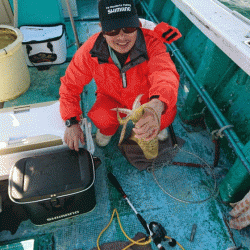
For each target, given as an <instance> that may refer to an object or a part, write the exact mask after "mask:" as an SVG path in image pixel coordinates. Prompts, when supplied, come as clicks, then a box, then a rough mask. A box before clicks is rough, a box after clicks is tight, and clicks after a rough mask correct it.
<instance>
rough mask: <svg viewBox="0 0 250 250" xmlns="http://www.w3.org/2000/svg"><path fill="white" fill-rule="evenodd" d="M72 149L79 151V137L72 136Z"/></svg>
mask: <svg viewBox="0 0 250 250" xmlns="http://www.w3.org/2000/svg"><path fill="white" fill-rule="evenodd" d="M74 149H75V151H79V138H78V137H77V136H76V137H75V138H74Z"/></svg>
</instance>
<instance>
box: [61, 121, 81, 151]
mask: <svg viewBox="0 0 250 250" xmlns="http://www.w3.org/2000/svg"><path fill="white" fill-rule="evenodd" d="M79 140H80V142H81V143H82V144H84V135H83V131H82V129H81V127H80V125H79V124H74V125H72V126H71V127H67V128H66V130H65V133H64V141H65V142H66V143H67V145H68V146H69V148H70V149H72V150H76V151H79Z"/></svg>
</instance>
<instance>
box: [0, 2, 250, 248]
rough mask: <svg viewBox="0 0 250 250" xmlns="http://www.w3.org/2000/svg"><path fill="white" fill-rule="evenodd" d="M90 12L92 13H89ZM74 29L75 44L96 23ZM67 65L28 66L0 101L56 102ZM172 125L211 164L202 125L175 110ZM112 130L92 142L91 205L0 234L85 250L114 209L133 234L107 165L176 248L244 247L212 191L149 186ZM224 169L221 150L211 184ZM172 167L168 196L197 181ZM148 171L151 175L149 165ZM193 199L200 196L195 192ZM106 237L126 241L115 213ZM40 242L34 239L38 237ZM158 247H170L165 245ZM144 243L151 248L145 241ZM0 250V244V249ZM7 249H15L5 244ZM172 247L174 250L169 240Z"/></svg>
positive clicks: (244, 237) (150, 178) (167, 173)
mask: <svg viewBox="0 0 250 250" xmlns="http://www.w3.org/2000/svg"><path fill="white" fill-rule="evenodd" d="M82 2H83V1H82ZM89 3H90V2H89ZM90 7H91V6H89V8H90ZM82 9H83V10H84V11H87V9H86V8H85V9H84V8H83V7H82ZM88 13H89V12H88ZM93 13H94V12H93ZM93 15H94V18H95V17H96V12H95V13H94V14H93ZM83 17H84V15H83ZM66 27H67V36H68V42H69V44H70V43H72V42H74V37H73V32H72V28H71V26H70V22H69V21H67V22H66ZM76 27H77V30H78V34H79V39H80V41H81V42H84V41H86V39H88V37H89V36H91V35H92V34H93V33H95V32H97V31H99V27H98V22H96V21H91V22H90V21H81V20H76ZM75 50H76V47H75V46H71V47H70V48H69V49H68V58H71V57H72V56H73V54H74V53H75ZM67 66H68V63H65V64H63V65H54V66H52V67H51V68H50V69H49V70H45V71H38V70H37V69H36V68H34V67H29V71H30V76H31V86H30V88H29V90H28V91H27V92H26V93H24V94H23V95H22V96H20V97H19V98H17V99H15V100H11V101H8V102H6V103H5V106H4V107H12V106H19V105H26V104H31V103H39V102H46V101H54V100H58V98H59V94H58V90H59V87H60V77H61V76H63V75H64V73H65V70H66V68H67ZM178 71H179V73H180V75H181V84H180V89H179V99H178V111H180V110H181V108H182V106H183V103H184V100H185V97H186V90H187V89H188V81H187V79H186V78H185V74H184V72H183V71H182V70H181V69H180V68H178ZM88 101H90V102H91V101H92V100H88V99H85V100H84V102H88ZM173 127H174V130H175V133H176V135H177V136H178V137H180V138H182V139H183V140H185V144H184V146H183V149H185V150H188V151H190V152H192V153H193V154H195V155H198V156H199V157H201V158H202V159H204V160H205V161H206V162H207V163H208V164H210V165H212V164H213V159H214V145H213V143H212V137H211V134H210V133H209V131H207V130H201V129H199V130H197V131H195V130H194V129H192V128H187V125H185V124H183V123H182V121H181V120H180V118H179V116H178V114H177V117H176V119H175V121H174V123H173ZM119 133H120V130H119V131H118V132H117V134H116V135H115V136H114V137H113V138H112V140H111V142H110V143H109V144H108V146H106V147H104V148H101V147H98V146H96V150H95V153H94V155H96V156H98V157H100V159H101V161H102V164H101V165H100V166H99V167H98V169H97V171H96V182H95V190H96V200H97V203H96V207H95V208H94V210H93V211H91V212H89V213H87V214H82V215H77V216H74V217H72V218H68V219H63V220H60V221H57V222H53V223H50V224H46V225H42V226H35V225H34V224H32V223H31V221H30V220H27V221H23V222H22V223H21V224H20V226H19V228H18V230H17V232H16V233H15V234H14V235H11V233H10V232H9V231H2V232H0V240H1V241H12V240H15V239H20V240H22V239H27V238H35V237H37V240H38V241H39V238H40V239H41V238H42V237H44V235H46V237H47V238H46V240H47V242H46V240H45V242H44V243H43V244H44V246H45V245H46V247H41V248H39V249H57V250H66V249H67V250H71V249H72V250H74V249H75V250H76V249H84V250H90V249H92V248H94V247H96V241H97V238H98V235H99V234H100V233H101V231H102V230H103V229H104V227H105V226H106V225H107V224H108V222H109V220H110V218H111V215H112V212H113V210H114V209H115V208H116V209H117V211H118V213H119V216H120V219H121V223H122V225H123V228H124V230H125V232H126V233H127V234H128V235H129V236H130V237H134V236H135V235H136V234H137V233H138V232H142V233H145V231H144V229H143V227H142V226H141V224H140V223H139V222H138V220H137V217H136V216H135V214H134V212H133V210H132V209H131V208H130V207H129V205H128V204H127V203H126V201H125V200H123V198H122V197H121V195H120V194H119V193H118V192H117V191H116V190H115V189H114V187H113V186H112V185H111V184H110V183H109V180H108V178H107V173H108V172H110V171H111V172H112V173H113V174H114V175H115V176H116V177H117V179H118V181H119V182H120V184H121V185H122V187H123V189H124V191H125V192H126V193H127V195H128V197H129V199H130V201H131V202H132V204H133V205H134V207H135V208H136V210H137V211H138V212H139V213H141V215H142V216H143V217H144V218H145V220H146V221H147V222H151V221H156V222H159V223H161V224H162V225H163V226H164V228H165V229H166V231H167V235H168V236H171V237H173V238H175V239H176V240H177V241H178V242H179V243H180V244H181V245H182V246H183V247H184V249H192V250H201V249H203V250H205V249H207V250H214V249H218V250H225V249H227V248H229V247H232V246H234V245H235V244H236V245H237V246H240V245H241V244H242V246H244V247H247V246H250V240H249V237H248V235H249V234H250V233H249V229H248V228H247V229H244V230H242V231H240V232H238V231H236V230H231V231H230V230H229V229H228V227H227V225H226V223H225V220H224V219H223V218H225V219H226V220H229V218H230V217H229V215H228V212H229V211H230V209H231V208H230V207H228V206H225V205H224V204H222V203H221V201H220V198H219V195H218V194H216V195H215V197H213V198H211V199H209V200H208V201H206V202H202V203H195V204H191V203H184V202H181V201H177V200H175V199H173V198H171V197H170V196H169V195H167V194H165V193H164V192H163V191H162V190H161V189H160V187H159V186H158V185H157V183H156V181H155V179H154V175H153V173H152V172H149V171H146V170H144V171H139V170H137V169H136V168H135V167H133V166H132V165H131V164H130V163H129V162H128V161H127V160H126V159H125V158H124V157H123V155H122V154H121V152H120V151H119V149H118V147H117V144H118V140H119ZM177 157H178V159H179V160H181V159H184V157H186V156H185V153H184V152H183V151H179V152H178V154H177ZM229 167H230V163H229V162H228V161H227V159H226V157H225V156H224V155H223V152H222V153H221V157H220V160H219V164H218V166H217V167H216V168H215V169H214V174H215V176H216V181H217V184H219V183H220V181H221V179H222V178H223V177H224V176H225V174H226V173H227V171H228V168H229ZM177 168H178V167H177V166H175V168H171V166H166V167H164V169H163V170H161V172H159V175H158V179H159V180H160V181H161V183H163V184H164V182H167V181H168V182H169V185H170V184H171V185H173V182H176V181H177V178H178V181H179V182H178V183H180V184H179V185H178V186H174V189H176V190H172V194H173V195H175V194H178V193H185V192H186V189H187V187H188V184H187V183H188V182H190V180H192V178H193V182H194V183H195V182H196V181H202V179H201V175H199V172H197V171H199V170H197V169H194V168H192V167H179V169H181V173H180V175H178V176H175V174H176V172H175V171H176V169H177ZM155 173H157V170H156V171H155ZM197 173H198V174H197ZM167 177H168V178H167ZM199 178H200V179H199ZM169 185H168V183H165V188H168V186H169ZM198 198H200V199H201V198H202V191H201V195H200V197H198ZM203 198H204V197H203ZM83 202H84V201H83ZM194 224H196V225H197V229H196V233H195V235H194V239H193V240H192V241H190V237H191V231H192V227H193V225H194ZM232 235H233V238H232ZM43 239H44V238H43ZM114 241H127V239H126V238H125V237H124V235H123V234H122V232H121V230H120V227H119V224H118V221H117V219H114V221H113V222H112V223H111V225H110V227H109V229H108V230H107V231H106V232H105V233H104V235H103V236H102V237H101V239H100V244H103V243H107V242H114ZM40 244H41V245H42V243H40ZM164 247H165V248H166V249H171V247H170V246H169V245H168V244H165V243H164ZM152 248H153V249H157V248H156V247H155V246H153V244H152ZM0 249H7V248H1V247H0ZM8 249H9V248H8ZM12 249H23V248H18V247H16V248H14V247H13V248H12ZM173 249H180V248H179V247H178V246H176V247H174V248H173ZM246 249H247V248H246Z"/></svg>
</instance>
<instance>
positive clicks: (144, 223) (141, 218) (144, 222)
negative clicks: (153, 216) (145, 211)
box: [136, 213, 150, 235]
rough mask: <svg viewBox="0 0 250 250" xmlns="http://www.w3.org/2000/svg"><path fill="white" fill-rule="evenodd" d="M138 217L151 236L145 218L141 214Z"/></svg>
mask: <svg viewBox="0 0 250 250" xmlns="http://www.w3.org/2000/svg"><path fill="white" fill-rule="evenodd" d="M136 216H137V218H138V220H139V221H140V222H141V224H142V226H143V227H144V229H145V230H146V232H147V234H148V235H150V232H149V229H148V225H147V222H146V221H145V220H144V219H143V217H142V216H141V215H140V214H139V213H138V214H136Z"/></svg>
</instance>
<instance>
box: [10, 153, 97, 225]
mask: <svg viewBox="0 0 250 250" xmlns="http://www.w3.org/2000/svg"><path fill="white" fill-rule="evenodd" d="M95 162H98V163H100V160H99V159H98V158H97V159H94V157H93V156H92V155H91V154H90V153H89V152H88V151H87V150H86V149H83V148H81V149H79V151H78V152H77V151H74V150H70V149H68V148H67V149H65V148H64V149H57V150H56V151H53V152H50V153H46V154H43V155H39V156H34V157H27V158H23V159H20V160H18V161H17V162H16V163H15V164H14V165H13V166H12V168H11V172H10V176H9V185H8V192H9V198H10V199H11V200H12V202H14V203H17V204H21V205H22V206H23V207H24V208H25V210H26V211H27V214H28V217H29V218H30V220H31V221H32V222H33V223H34V224H35V225H42V224H46V223H49V222H53V221H57V220H60V219H64V218H68V217H71V216H74V215H79V214H82V213H87V212H89V211H91V210H92V209H94V207H95V205H96V198H95V188H94V182H95Z"/></svg>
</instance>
